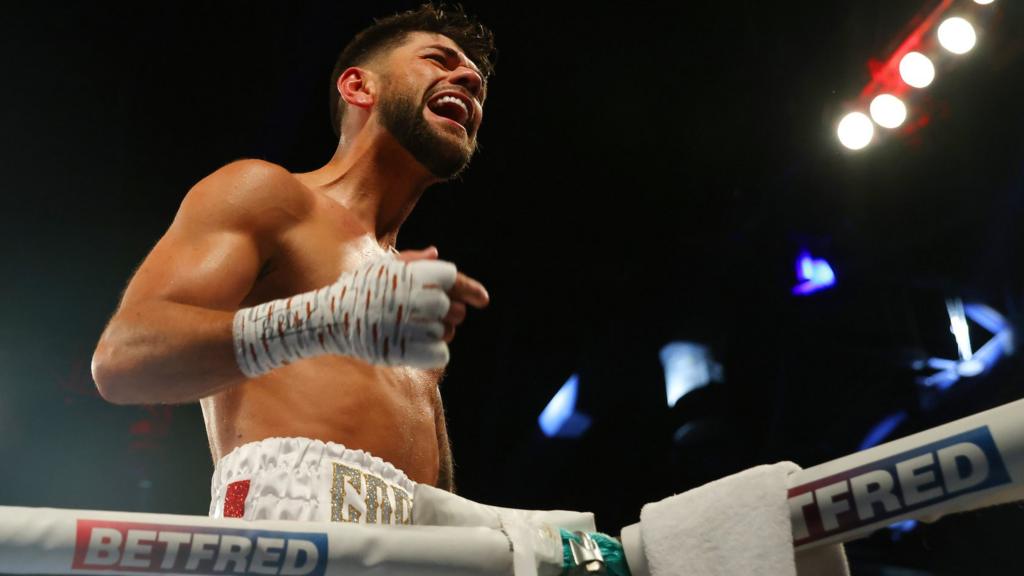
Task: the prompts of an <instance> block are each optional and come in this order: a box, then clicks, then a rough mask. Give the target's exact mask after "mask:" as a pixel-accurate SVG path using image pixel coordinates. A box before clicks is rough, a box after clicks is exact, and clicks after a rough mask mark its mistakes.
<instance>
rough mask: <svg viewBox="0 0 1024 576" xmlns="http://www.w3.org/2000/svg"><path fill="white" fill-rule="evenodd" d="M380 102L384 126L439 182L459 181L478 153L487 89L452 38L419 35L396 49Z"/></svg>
mask: <svg viewBox="0 0 1024 576" xmlns="http://www.w3.org/2000/svg"><path fill="white" fill-rule="evenodd" d="M386 64H387V66H386V68H385V70H386V72H385V73H384V74H383V83H382V87H381V91H380V95H379V97H378V105H379V106H378V112H379V118H380V122H381V124H382V125H383V126H384V127H385V128H386V129H387V130H388V131H389V132H390V133H391V134H392V135H393V136H394V137H395V139H396V140H398V141H399V143H400V144H402V146H404V147H405V148H406V150H408V151H409V153H410V154H412V155H413V157H415V158H416V159H417V160H418V161H419V162H420V163H421V164H423V166H424V167H426V168H427V169H428V170H430V172H431V173H432V174H434V175H435V176H437V177H438V178H442V179H448V178H452V177H454V176H456V175H457V174H458V173H459V172H461V171H462V169H463V168H465V167H466V165H467V164H468V163H469V160H470V158H471V157H472V156H473V153H474V152H475V151H476V146H477V139H476V137H477V132H478V131H479V129H480V123H481V121H482V120H483V115H484V111H483V102H484V98H485V97H486V92H485V90H486V88H485V85H484V81H483V78H482V76H481V74H480V72H479V70H478V69H477V67H476V65H475V64H474V63H473V62H471V61H470V60H469V59H468V58H467V57H466V56H465V54H463V53H462V51H461V50H460V49H459V47H458V46H457V45H456V44H455V42H453V41H452V40H451V39H449V38H447V37H445V36H442V35H440V34H429V33H426V32H413V33H411V34H409V35H408V36H407V37H406V40H405V42H404V43H403V44H402V45H400V46H398V47H397V48H395V49H394V50H392V51H391V52H390V53H389V55H388V58H387V62H386Z"/></svg>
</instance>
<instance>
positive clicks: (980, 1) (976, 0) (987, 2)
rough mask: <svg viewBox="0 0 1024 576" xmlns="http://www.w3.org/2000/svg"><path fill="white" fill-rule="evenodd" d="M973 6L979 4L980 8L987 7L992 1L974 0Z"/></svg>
mask: <svg viewBox="0 0 1024 576" xmlns="http://www.w3.org/2000/svg"><path fill="white" fill-rule="evenodd" d="M974 3H975V4H981V5H982V6H988V5H989V4H991V3H992V0H974Z"/></svg>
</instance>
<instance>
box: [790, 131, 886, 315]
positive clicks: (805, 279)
mask: <svg viewBox="0 0 1024 576" xmlns="http://www.w3.org/2000/svg"><path fill="white" fill-rule="evenodd" d="M861 116H863V114H861ZM866 118H867V117H865V119H866ZM870 124H871V122H870V121H868V125H870ZM796 277H797V280H800V283H799V284H797V285H796V286H794V287H793V294H794V295H796V296H806V295H808V294H813V293H814V292H817V291H818V290H824V289H825V288H831V287H832V286H835V284H836V273H835V272H833V271H832V267H831V266H829V264H828V262H827V261H826V260H825V259H824V258H811V255H810V253H809V252H801V253H800V257H799V258H797V260H796Z"/></svg>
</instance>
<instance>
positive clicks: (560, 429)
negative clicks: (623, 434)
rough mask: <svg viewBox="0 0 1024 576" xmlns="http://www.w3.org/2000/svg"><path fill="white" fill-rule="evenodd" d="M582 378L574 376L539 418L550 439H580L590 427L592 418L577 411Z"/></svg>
mask: <svg viewBox="0 0 1024 576" xmlns="http://www.w3.org/2000/svg"><path fill="white" fill-rule="evenodd" d="M579 387H580V377H579V376H578V375H576V374H573V375H572V376H570V377H569V379H568V380H567V381H566V382H565V384H562V387H561V388H559V389H558V392H556V393H555V395H554V396H553V397H552V398H551V400H550V401H549V402H548V405H547V406H545V407H544V411H543V412H541V413H540V417H538V418H537V423H538V424H539V425H540V429H541V432H543V433H544V435H545V436H547V437H548V438H555V437H558V438H578V437H580V436H582V435H583V433H584V432H586V431H587V428H589V427H590V417H589V416H587V415H585V414H581V413H579V412H577V411H576V397H577V396H578V395H579Z"/></svg>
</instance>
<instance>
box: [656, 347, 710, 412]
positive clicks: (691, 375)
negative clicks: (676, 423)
mask: <svg viewBox="0 0 1024 576" xmlns="http://www.w3.org/2000/svg"><path fill="white" fill-rule="evenodd" d="M659 356H660V357H661V365H662V367H663V368H664V369H665V396H666V397H667V399H668V406H669V408H671V407H673V406H675V405H676V402H678V401H679V399H680V398H682V397H683V396H685V395H687V394H689V393H690V392H692V391H694V390H696V389H697V388H702V387H704V386H707V385H708V384H710V383H711V381H712V380H714V381H721V379H722V366H721V365H720V364H718V363H717V362H715V361H714V359H713V358H712V356H711V350H709V349H708V347H707V346H704V345H702V344H696V343H694V342H671V343H669V344H666V345H665V346H664V347H663V348H662V349H661V353H660V354H659Z"/></svg>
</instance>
